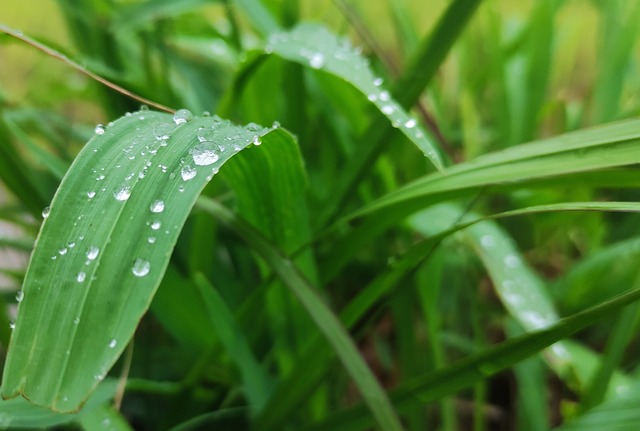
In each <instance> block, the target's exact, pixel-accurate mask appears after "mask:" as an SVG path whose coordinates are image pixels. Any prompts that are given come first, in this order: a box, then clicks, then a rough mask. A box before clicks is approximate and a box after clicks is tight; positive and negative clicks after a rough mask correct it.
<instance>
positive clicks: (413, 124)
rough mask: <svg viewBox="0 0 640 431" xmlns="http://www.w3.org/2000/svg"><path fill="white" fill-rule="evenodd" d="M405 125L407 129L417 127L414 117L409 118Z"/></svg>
mask: <svg viewBox="0 0 640 431" xmlns="http://www.w3.org/2000/svg"><path fill="white" fill-rule="evenodd" d="M404 127H406V128H407V129H413V128H414V127H416V120H414V119H413V118H409V119H408V120H407V121H406V123H404Z"/></svg>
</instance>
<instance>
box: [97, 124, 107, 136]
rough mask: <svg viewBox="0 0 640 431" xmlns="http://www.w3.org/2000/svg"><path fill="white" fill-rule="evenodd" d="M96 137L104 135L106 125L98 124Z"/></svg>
mask: <svg viewBox="0 0 640 431" xmlns="http://www.w3.org/2000/svg"><path fill="white" fill-rule="evenodd" d="M95 132H96V135H104V132H105V128H104V124H98V125H97V126H96V128H95Z"/></svg>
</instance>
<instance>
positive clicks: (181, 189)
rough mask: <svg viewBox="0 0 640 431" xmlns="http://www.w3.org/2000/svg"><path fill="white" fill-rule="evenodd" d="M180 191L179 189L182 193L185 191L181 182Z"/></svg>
mask: <svg viewBox="0 0 640 431" xmlns="http://www.w3.org/2000/svg"><path fill="white" fill-rule="evenodd" d="M178 191H179V192H180V193H182V192H184V186H183V185H182V184H180V185H179V186H178Z"/></svg>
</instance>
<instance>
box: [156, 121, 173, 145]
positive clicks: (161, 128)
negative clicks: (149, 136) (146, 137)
mask: <svg viewBox="0 0 640 431" xmlns="http://www.w3.org/2000/svg"><path fill="white" fill-rule="evenodd" d="M173 128H174V126H173V124H167V123H164V124H158V125H157V126H156V127H154V129H153V134H154V136H155V137H156V141H166V140H167V139H169V133H171V132H172V131H173Z"/></svg>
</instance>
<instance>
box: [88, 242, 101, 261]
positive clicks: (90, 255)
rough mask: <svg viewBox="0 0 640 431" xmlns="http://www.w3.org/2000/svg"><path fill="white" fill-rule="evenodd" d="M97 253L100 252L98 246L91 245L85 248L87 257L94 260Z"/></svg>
mask: <svg viewBox="0 0 640 431" xmlns="http://www.w3.org/2000/svg"><path fill="white" fill-rule="evenodd" d="M98 253H100V249H99V248H98V247H96V246H94V245H92V246H91V247H89V249H88V250H87V259H89V260H95V259H96V258H97V257H98Z"/></svg>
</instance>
